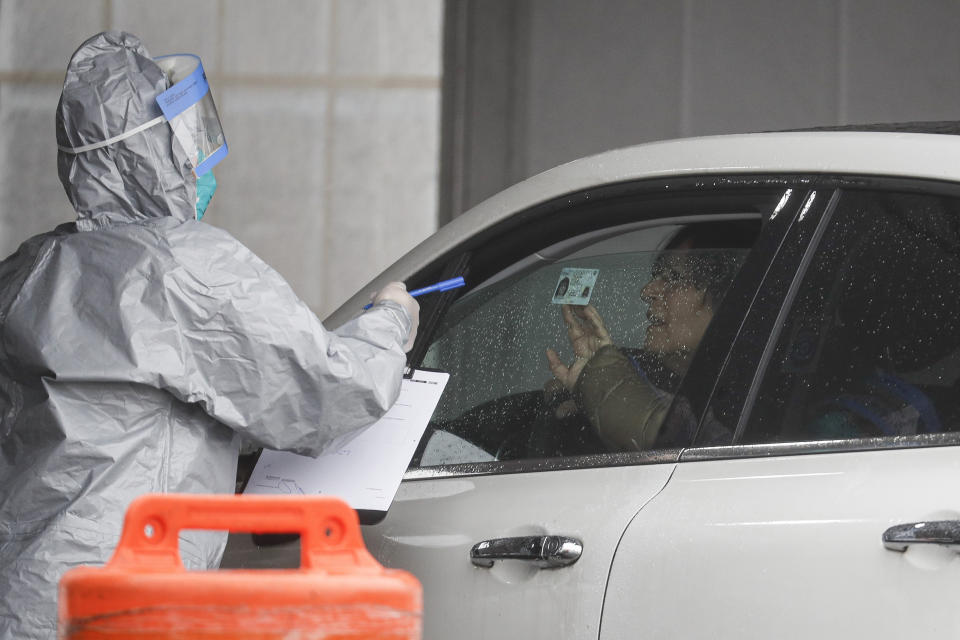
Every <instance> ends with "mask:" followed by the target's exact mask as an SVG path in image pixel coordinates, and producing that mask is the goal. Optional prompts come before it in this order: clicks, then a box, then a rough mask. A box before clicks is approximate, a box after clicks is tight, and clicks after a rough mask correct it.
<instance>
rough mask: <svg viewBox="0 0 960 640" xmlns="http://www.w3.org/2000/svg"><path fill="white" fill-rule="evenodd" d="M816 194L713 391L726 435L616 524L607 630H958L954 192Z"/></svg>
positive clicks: (722, 633) (871, 186)
mask: <svg viewBox="0 0 960 640" xmlns="http://www.w3.org/2000/svg"><path fill="white" fill-rule="evenodd" d="M813 197H815V198H816V199H817V200H819V201H821V202H823V201H828V206H826V207H825V208H823V209H821V210H820V211H817V210H816V209H815V208H814V209H813V210H812V211H811V212H810V214H809V215H807V216H800V219H798V221H797V223H796V224H795V225H794V226H793V228H792V229H791V230H790V233H789V234H788V238H787V242H786V243H785V245H784V249H783V250H782V251H781V252H780V254H779V255H778V257H777V260H776V261H775V262H774V264H773V265H772V267H771V269H770V270H769V272H768V273H767V275H766V278H765V280H764V283H763V285H762V286H761V290H760V295H759V296H758V299H757V301H756V302H755V304H754V305H753V306H752V308H751V311H750V313H749V316H748V317H747V319H746V322H745V323H744V326H743V328H742V330H741V331H740V334H739V336H738V338H737V340H736V342H735V347H734V349H733V352H732V354H731V356H730V358H729V360H728V362H727V364H726V365H725V367H724V371H723V374H722V376H721V378H720V380H719V382H718V384H717V388H716V390H715V392H714V393H713V396H712V398H711V400H710V407H711V409H710V410H711V411H712V412H714V413H715V414H716V415H718V416H721V417H722V418H723V419H726V420H729V421H731V422H736V423H737V425H738V426H737V429H736V431H735V434H734V437H733V438H731V440H730V442H729V443H727V444H725V445H721V446H713V447H703V446H695V447H693V448H690V449H688V450H687V451H685V452H683V454H682V455H681V457H680V461H679V462H678V464H677V465H676V469H675V471H674V473H673V475H672V477H671V479H670V481H669V483H668V484H667V486H666V487H665V489H664V490H663V491H661V492H660V493H658V494H657V496H655V497H654V498H653V499H652V500H651V501H649V502H648V504H647V505H646V506H645V507H644V508H643V510H642V511H641V513H640V515H639V516H638V517H637V518H636V519H634V520H633V521H632V522H631V523H630V525H629V526H628V528H627V529H626V531H625V533H624V535H623V537H622V539H621V541H620V544H619V546H618V548H617V551H616V555H615V561H614V563H613V567H612V569H611V573H610V576H609V582H608V588H607V594H606V599H605V603H604V609H603V619H602V630H601V634H600V637H601V638H603V639H604V640H612V639H615V638H628V637H629V638H634V637H637V636H638V635H642V636H643V637H648V638H676V637H683V638H767V637H778V638H810V637H827V638H841V637H842V638H846V637H864V638H865V637H869V638H902V637H955V636H957V635H958V634H960V611H958V609H957V607H956V598H957V595H958V594H960V557H958V554H957V549H960V537H958V533H960V492H958V491H957V487H958V486H960V433H958V431H960V421H958V417H960V394H958V379H960V326H958V325H960V296H958V293H960V290H958V286H960V285H958V283H960V190H958V188H957V185H955V184H944V183H936V182H932V181H908V180H894V179H881V178H859V177H847V178H843V179H826V178H825V179H822V180H821V181H820V182H819V184H818V185H817V188H816V190H815V195H814V196H813ZM691 611H696V615H690V612H691Z"/></svg>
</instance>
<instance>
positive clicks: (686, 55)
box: [440, 0, 960, 219]
mask: <svg viewBox="0 0 960 640" xmlns="http://www.w3.org/2000/svg"><path fill="white" fill-rule="evenodd" d="M445 38H446V56H447V57H446V61H445V63H446V65H447V68H449V69H457V70H458V73H451V74H449V75H448V77H447V80H446V81H445V87H444V100H445V115H444V129H443V131H444V137H443V152H442V158H443V162H444V174H443V175H444V180H443V181H442V182H441V196H442V197H441V208H440V211H441V216H443V218H444V219H446V218H447V217H449V216H450V215H451V214H453V213H455V212H457V211H460V210H462V209H464V208H467V207H469V206H470V205H472V204H475V203H477V202H479V201H480V200H482V199H484V198H486V197H488V196H489V195H491V194H493V193H496V192H497V191H499V190H500V189H502V188H503V187H505V186H507V185H509V184H512V183H514V182H517V181H518V180H521V179H523V178H525V177H528V176H530V175H533V174H535V173H538V172H540V171H543V170H545V169H547V168H550V167H552V166H555V165H557V164H560V163H562V162H566V161H569V160H572V159H574V158H577V157H581V156H584V155H589V154H592V153H597V152H600V151H604V150H607V149H611V148H616V147H623V146H627V145H631V144H637V143H641V142H647V141H651V140H659V139H664V138H673V137H684V136H697V135H706V134H719V133H733V132H749V131H763V130H769V129H781V128H796V127H809V126H820V125H835V124H850V123H868V122H891V121H904V120H906V121H915V120H941V119H944V120H946V119H960V2H958V1H957V0H917V1H907V0H589V1H586V0H517V1H515V2H511V1H497V0H448V2H447V32H446V35H445Z"/></svg>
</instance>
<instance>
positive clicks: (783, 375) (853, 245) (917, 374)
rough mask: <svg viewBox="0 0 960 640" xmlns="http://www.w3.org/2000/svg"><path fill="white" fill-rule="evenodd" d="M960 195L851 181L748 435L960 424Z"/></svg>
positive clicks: (759, 439) (870, 432)
mask: <svg viewBox="0 0 960 640" xmlns="http://www.w3.org/2000/svg"><path fill="white" fill-rule="evenodd" d="M957 283H960V201H958V200H957V199H953V198H948V197H940V196H933V195H920V194H910V193H884V192H869V191H845V192H843V193H842V194H841V196H840V199H839V201H838V203H837V206H836V208H835V209H834V211H833V213H832V215H831V218H830V219H829V223H828V226H827V227H826V229H825V232H824V235H823V238H822V240H821V241H820V243H819V246H818V248H817V250H816V254H815V255H814V257H813V260H812V261H811V262H810V267H809V269H808V271H807V273H806V274H805V276H804V277H803V280H802V283H801V285H800V288H799V289H798V290H797V295H796V297H795V299H794V303H793V306H792V308H791V310H790V312H789V314H788V315H787V319H786V322H785V324H784V325H783V327H782V329H781V331H780V335H779V338H778V342H777V345H776V348H775V351H774V352H773V356H772V359H771V360H770V364H769V366H768V369H767V371H766V373H765V376H764V378H763V380H762V382H761V385H760V388H759V391H758V393H757V394H756V398H757V399H756V402H755V404H754V406H753V408H752V411H751V412H750V414H749V419H748V420H747V422H746V425H745V428H744V429H743V431H742V432H741V433H739V434H738V435H737V441H738V442H740V443H745V444H753V443H773V442H807V441H819V440H847V439H856V438H896V437H898V436H911V435H915V434H923V433H940V432H944V431H949V430H952V429H955V425H957V424H960V422H958V418H960V402H958V399H960V394H958V388H957V385H958V380H960V295H957V292H958V284H957Z"/></svg>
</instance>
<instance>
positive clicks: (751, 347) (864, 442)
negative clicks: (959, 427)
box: [680, 175, 960, 462]
mask: <svg viewBox="0 0 960 640" xmlns="http://www.w3.org/2000/svg"><path fill="white" fill-rule="evenodd" d="M812 186H813V190H814V191H816V192H818V193H822V194H823V197H822V198H820V201H821V202H820V205H819V206H816V207H814V206H811V207H810V209H809V210H808V211H806V212H805V213H804V215H803V216H798V218H797V220H796V221H795V223H794V224H793V225H792V226H791V228H790V229H789V230H788V231H787V234H786V235H785V237H784V239H783V245H784V248H783V250H782V251H780V252H778V255H777V256H776V257H775V258H774V260H773V262H772V263H771V265H770V270H769V272H768V273H767V275H766V276H765V278H764V280H763V282H762V283H761V284H760V287H759V289H758V292H759V293H760V296H759V297H758V299H757V300H756V301H755V302H754V304H753V305H751V308H750V310H749V312H748V314H747V316H746V317H745V319H744V324H743V328H742V331H741V333H740V334H739V335H738V337H737V339H736V341H735V342H734V344H733V346H732V348H731V350H730V352H729V356H728V361H727V363H725V365H724V368H723V370H722V371H721V373H720V374H719V376H718V378H717V385H718V387H721V386H728V387H734V388H737V389H739V390H740V392H739V394H738V396H737V397H739V398H742V404H741V405H740V406H739V408H738V409H737V410H736V412H735V413H736V414H737V418H736V420H737V430H736V433H735V435H734V440H733V441H732V442H731V443H730V444H728V445H722V446H709V447H705V446H698V445H697V444H696V442H695V443H694V446H693V447H691V448H688V449H686V450H684V451H683V452H682V454H681V456H680V461H681V462H688V461H706V460H721V459H732V458H755V457H773V456H792V455H810V454H819V453H840V452H849V451H877V450H892V449H904V448H915V447H939V446H957V445H960V432H941V433H932V434H916V435H908V436H883V437H870V438H852V439H846V440H803V441H795V442H776V443H758V444H741V443H739V442H737V438H738V437H739V436H741V435H742V434H743V431H744V429H745V427H746V425H747V423H748V422H749V420H750V416H751V412H752V410H753V406H754V404H755V402H756V398H757V394H758V393H759V391H760V389H761V387H762V386H763V382H764V380H765V379H766V374H767V371H768V370H769V368H770V366H771V361H772V359H773V356H774V353H775V351H776V349H777V346H778V343H779V341H780V338H781V334H782V330H783V328H784V322H785V320H786V318H787V317H788V316H789V315H790V312H791V310H792V309H793V305H794V303H795V302H796V299H797V296H798V293H799V291H800V289H801V287H802V284H803V282H804V279H805V278H806V275H807V271H808V270H809V268H810V266H811V265H812V263H813V261H814V258H815V257H816V254H817V251H818V249H819V247H820V243H821V241H822V240H823V238H824V236H825V234H826V232H827V229H828V228H829V226H830V223H831V221H832V219H833V214H834V212H835V211H836V209H837V206H838V205H839V203H840V201H841V196H842V195H843V193H845V192H849V191H871V192H874V193H877V192H891V193H912V194H919V195H936V196H943V197H951V198H958V199H960V184H958V183H956V182H950V181H944V180H935V179H924V178H904V177H898V176H863V175H820V176H818V177H817V178H816V180H815V182H814V184H813V185H812ZM804 223H806V224H804ZM760 336H764V338H763V339H762V340H760V338H759V337H760ZM716 406H717V397H716V395H715V394H712V395H711V399H710V407H711V409H713V408H715V407H716Z"/></svg>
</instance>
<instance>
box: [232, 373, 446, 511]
mask: <svg viewBox="0 0 960 640" xmlns="http://www.w3.org/2000/svg"><path fill="white" fill-rule="evenodd" d="M449 379H450V374H449V373H445V372H438V371H426V370H421V369H417V370H414V371H412V372H411V375H410V377H409V378H408V377H404V379H403V381H402V383H401V387H400V395H399V396H398V397H397V401H396V403H394V405H393V406H392V407H391V408H390V410H389V411H387V413H386V414H385V415H384V416H383V417H382V418H381V419H380V420H378V421H377V422H375V423H374V424H372V425H371V426H369V427H367V428H366V429H364V430H362V431H360V433H358V434H349V435H348V436H345V437H344V438H341V439H340V440H339V441H337V442H334V443H333V444H332V445H331V446H330V447H329V448H328V449H327V450H326V451H325V452H324V453H322V454H321V455H320V456H318V457H316V458H311V457H309V456H302V455H299V454H296V453H289V452H286V451H273V450H270V449H264V450H263V451H262V452H261V454H260V457H259V459H258V460H257V463H256V466H255V467H254V469H253V472H252V473H251V475H250V478H249V479H248V480H247V483H246V486H245V488H244V490H243V493H245V494H258V495H317V494H326V495H335V496H337V497H340V498H342V499H343V500H345V501H346V502H347V503H348V504H349V505H350V506H351V507H353V508H354V509H356V510H357V511H358V513H359V514H360V515H361V520H362V521H365V522H369V521H371V520H372V521H378V520H380V519H382V518H383V516H384V515H385V514H386V512H387V510H388V509H389V508H390V504H391V503H392V502H393V498H394V496H396V493H397V490H398V489H399V488H400V481H401V480H402V479H403V474H404V473H405V472H406V470H407V466H408V464H409V463H410V459H411V458H412V457H413V454H414V452H415V451H416V448H417V445H418V444H419V442H420V439H421V438H422V437H423V433H424V431H425V430H426V428H427V425H428V424H429V422H430V418H431V417H432V416H433V412H434V411H435V410H436V408H437V404H438V403H439V401H440V396H441V395H442V393H443V389H444V388H445V387H446V384H447V381H448V380H449Z"/></svg>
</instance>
